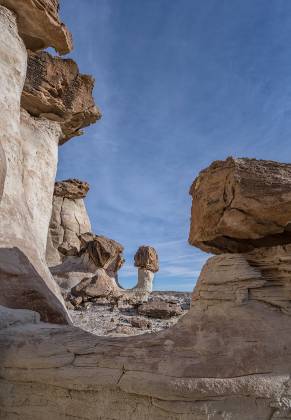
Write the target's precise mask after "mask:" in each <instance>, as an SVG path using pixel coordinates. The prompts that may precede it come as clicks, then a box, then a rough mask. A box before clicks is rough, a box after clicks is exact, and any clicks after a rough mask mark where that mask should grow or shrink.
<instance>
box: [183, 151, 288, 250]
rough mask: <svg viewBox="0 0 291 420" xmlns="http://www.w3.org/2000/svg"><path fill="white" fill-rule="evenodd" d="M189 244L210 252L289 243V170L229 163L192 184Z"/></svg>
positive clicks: (217, 164)
mask: <svg viewBox="0 0 291 420" xmlns="http://www.w3.org/2000/svg"><path fill="white" fill-rule="evenodd" d="M190 194H191V196H192V214H191V227H190V234H189V242H190V244H191V245H194V246H197V247H199V248H201V249H202V250H204V251H207V252H213V253H222V252H247V251H250V250H252V249H254V248H258V247H268V246H274V245H278V244H284V243H285V244H286V243H291V223H290V222H291V165H290V164H284V163H278V162H273V161H266V160H256V159H247V158H242V159H235V158H232V157H230V158H228V159H226V160H225V161H216V162H213V163H212V164H211V165H210V166H209V168H207V169H205V170H203V171H202V172H200V174H199V176H198V177H197V178H196V179H195V181H194V182H193V184H192V186H191V189H190Z"/></svg>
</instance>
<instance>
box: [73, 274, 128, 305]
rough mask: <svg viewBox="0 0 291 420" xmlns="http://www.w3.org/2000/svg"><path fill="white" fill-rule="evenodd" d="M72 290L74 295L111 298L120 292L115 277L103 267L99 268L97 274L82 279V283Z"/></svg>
mask: <svg viewBox="0 0 291 420" xmlns="http://www.w3.org/2000/svg"><path fill="white" fill-rule="evenodd" d="M71 292H72V294H73V295H74V296H82V297H90V298H95V297H98V298H99V297H102V298H103V297H106V298H109V297H111V296H113V295H118V294H120V293H119V288H118V287H117V285H116V283H115V281H114V279H112V278H111V277H109V276H108V275H107V274H106V272H105V270H104V269H102V268H99V269H98V270H97V272H96V274H95V276H93V277H90V278H85V279H83V280H81V281H80V283H78V284H77V285H76V286H75V287H73V288H72V290H71Z"/></svg>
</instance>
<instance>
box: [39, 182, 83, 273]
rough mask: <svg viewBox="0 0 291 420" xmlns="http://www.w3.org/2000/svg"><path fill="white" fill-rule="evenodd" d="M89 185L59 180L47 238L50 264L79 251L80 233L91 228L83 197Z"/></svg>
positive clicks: (53, 264)
mask: <svg viewBox="0 0 291 420" xmlns="http://www.w3.org/2000/svg"><path fill="white" fill-rule="evenodd" d="M88 190H89V185H88V184H87V183H86V182H82V181H79V180H67V181H62V182H56V183H55V188H54V196H53V208H52V215H51V220H50V225H49V234H48V239H47V250H46V258H47V262H48V265H49V266H55V265H57V264H60V263H61V262H62V260H63V257H64V256H65V255H78V253H79V251H80V248H81V241H80V235H82V234H84V233H86V232H89V231H90V230H91V224H90V220H89V217H88V214H87V210H86V207H85V203H84V200H83V197H85V196H86V193H87V191H88Z"/></svg>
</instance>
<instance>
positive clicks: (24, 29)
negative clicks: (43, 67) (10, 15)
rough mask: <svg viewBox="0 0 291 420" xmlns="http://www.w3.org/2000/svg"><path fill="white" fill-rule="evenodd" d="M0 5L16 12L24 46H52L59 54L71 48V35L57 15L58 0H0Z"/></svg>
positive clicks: (39, 47)
mask: <svg viewBox="0 0 291 420" xmlns="http://www.w3.org/2000/svg"><path fill="white" fill-rule="evenodd" d="M0 5H2V6H5V7H7V8H8V9H10V10H13V11H14V12H15V13H16V15H17V23H18V30H19V34H20V36H21V38H22V39H23V40H24V43H25V45H26V48H28V49H30V50H32V51H36V50H40V49H43V48H47V47H54V48H55V50H56V51H58V52H59V53H60V54H66V53H68V52H70V51H71V50H72V48H73V43H72V36H71V34H70V32H69V31H68V29H67V28H66V26H65V25H64V24H63V23H62V22H61V21H60V19H59V16H58V11H59V0H0Z"/></svg>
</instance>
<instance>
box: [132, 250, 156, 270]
mask: <svg viewBox="0 0 291 420" xmlns="http://www.w3.org/2000/svg"><path fill="white" fill-rule="evenodd" d="M134 265H135V266H136V267H139V268H144V269H146V270H150V271H152V272H153V273H156V272H157V271H159V258H158V254H157V252H156V250H155V248H153V247H152V246H146V245H142V246H140V247H139V248H138V250H137V251H136V254H135V256H134Z"/></svg>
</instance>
